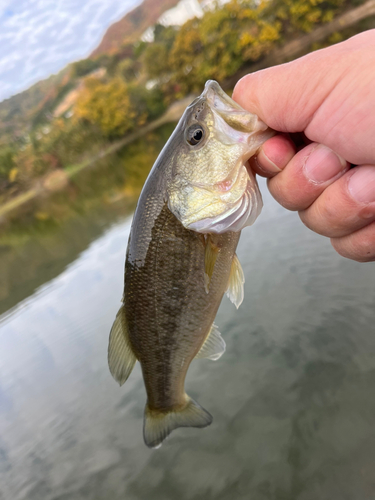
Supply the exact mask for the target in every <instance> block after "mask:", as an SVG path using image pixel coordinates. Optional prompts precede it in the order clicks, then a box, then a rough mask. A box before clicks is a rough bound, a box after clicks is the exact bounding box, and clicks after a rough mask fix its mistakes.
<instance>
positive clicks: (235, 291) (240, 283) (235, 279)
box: [226, 254, 245, 309]
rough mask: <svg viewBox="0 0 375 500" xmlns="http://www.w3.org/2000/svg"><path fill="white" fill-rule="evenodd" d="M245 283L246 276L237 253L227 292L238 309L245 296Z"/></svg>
mask: <svg viewBox="0 0 375 500" xmlns="http://www.w3.org/2000/svg"><path fill="white" fill-rule="evenodd" d="M244 283H245V276H244V273H243V270H242V267H241V264H240V261H239V260H238V257H237V255H236V254H234V257H233V260H232V265H231V268H230V275H229V282H228V288H227V290H226V294H227V296H228V297H229V299H230V301H231V302H233V304H234V305H235V306H236V307H237V309H238V308H239V307H240V305H241V304H242V301H243V298H244Z"/></svg>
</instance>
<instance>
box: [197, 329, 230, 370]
mask: <svg viewBox="0 0 375 500" xmlns="http://www.w3.org/2000/svg"><path fill="white" fill-rule="evenodd" d="M225 348H226V344H225V341H224V339H223V337H222V336H221V334H220V332H219V330H218V329H217V326H216V325H215V324H213V325H212V327H211V330H210V333H209V334H208V335H207V338H206V340H205V342H204V344H203V345H202V347H201V348H200V351H199V352H198V354H197V355H196V356H195V357H196V358H198V359H199V358H207V359H212V360H213V361H216V360H217V359H219V358H220V357H221V356H222V355H223V354H224V352H225Z"/></svg>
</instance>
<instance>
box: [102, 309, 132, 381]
mask: <svg viewBox="0 0 375 500" xmlns="http://www.w3.org/2000/svg"><path fill="white" fill-rule="evenodd" d="M136 361H137V358H136V357H135V354H134V353H133V351H132V348H131V345H130V342H129V336H128V329H127V325H126V318H125V313H124V310H123V308H122V307H121V308H120V309H119V311H118V313H117V316H116V319H115V321H114V323H113V325H112V328H111V333H110V334H109V346H108V365H109V371H110V372H111V374H112V377H113V378H114V379H115V380H116V381H117V382H118V383H119V384H120V385H122V384H124V383H125V382H126V380H127V379H128V377H129V375H130V374H131V372H132V370H133V368H134V365H135V362H136Z"/></svg>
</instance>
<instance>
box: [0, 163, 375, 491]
mask: <svg viewBox="0 0 375 500" xmlns="http://www.w3.org/2000/svg"><path fill="white" fill-rule="evenodd" d="M121 168H122V167H121ZM261 187H262V191H263V193H264V201H265V208H264V211H263V213H262V215H261V217H260V219H259V220H258V221H257V223H256V224H255V226H253V227H252V228H247V229H246V230H245V231H244V232H243V234H242V237H241V241H240V246H239V250H238V255H239V258H240V261H241V262H242V265H243V268H244V271H245V275H246V286H245V301H244V303H243V304H242V306H241V307H240V309H239V310H238V311H236V309H235V308H234V306H233V305H232V304H231V303H230V302H229V301H228V300H227V299H226V298H224V300H223V303H222V305H221V308H220V310H219V313H218V316H217V321H216V323H217V324H218V325H219V327H220V330H221V332H222V333H223V336H224V338H225V340H226V343H227V352H226V353H225V355H224V356H223V357H222V358H221V359H220V360H219V361H216V362H212V361H209V360H197V361H194V362H193V364H192V365H191V367H190V370H189V373H188V379H187V390H188V393H189V394H190V395H191V396H192V397H193V398H194V399H196V400H197V401H198V402H200V403H201V404H202V405H203V406H204V407H205V408H207V409H208V410H209V411H210V412H211V413H212V414H213V416H214V422H213V424H212V425H211V426H210V427H208V428H206V429H179V430H177V431H175V432H174V433H173V434H172V437H171V438H170V439H169V440H167V441H166V442H165V444H164V445H163V446H162V448H161V449H159V450H149V449H147V448H146V447H145V446H144V444H143V438H142V421H143V410H144V404H145V391H144V388H143V383H142V379H141V373H140V369H139V366H137V367H136V368H135V370H134V372H133V373H132V375H131V377H130V379H129V380H128V381H127V383H126V384H125V385H124V386H123V387H122V388H119V387H118V386H117V384H116V383H115V382H114V380H113V379H112V378H111V376H110V374H109V371H108V367H107V361H106V351H107V341H108V333H109V330H110V327H111V324H112V322H113V319H114V317H115V314H116V311H117V309H118V307H119V305H120V298H121V294H122V287H123V265H124V253H125V247H126V242H127V238H128V234H129V229H130V223H131V213H130V205H131V204H130V205H129V203H127V202H126V201H125V200H124V199H123V198H122V199H120V200H117V201H116V199H115V201H114V202H113V203H109V204H108V203H107V204H103V203H102V197H101V198H100V200H101V201H100V203H99V204H98V205H90V206H89V208H88V209H87V210H85V211H81V212H80V214H79V216H78V215H77V216H76V217H71V218H69V219H67V221H66V222H64V224H62V225H61V227H55V226H54V229H53V231H52V232H48V233H47V235H46V234H44V233H43V235H41V236H40V239H38V240H36V239H35V238H34V239H33V238H29V239H27V241H26V242H24V243H18V246H11V245H10V246H5V247H3V255H5V256H6V259H8V260H3V262H7V263H9V262H10V263H11V269H12V271H11V272H10V271H8V274H7V280H6V283H7V286H6V287H5V289H4V290H5V291H4V290H3V294H2V297H1V298H2V301H1V302H0V306H1V307H2V308H3V309H2V310H3V311H4V313H3V315H2V316H1V322H0V499H1V500H81V499H90V500H94V499H95V500H109V499H110V500H117V499H121V500H122V499H126V500H140V499H142V500H146V499H149V498H153V499H160V500H176V498H178V499H180V500H190V499H194V500H199V499H202V500H203V499H205V500H209V499H215V500H224V499H233V498H234V499H236V500H237V499H238V500H240V499H241V500H242V499H256V500H266V499H267V500H271V499H272V500H297V499H298V500H316V499H319V500H344V499H345V500H358V499H361V500H370V499H375V439H374V426H375V391H374V388H375V335H374V333H375V328H374V323H375V321H374V320H375V310H374V302H375V265H374V264H365V265H364V264H358V263H355V262H350V261H346V260H345V259H343V258H341V257H339V256H338V255H336V254H335V253H334V251H333V250H332V249H331V247H330V245H329V242H328V241H326V240H325V239H324V238H322V237H319V236H317V235H315V234H313V233H311V232H309V231H308V230H307V229H306V228H305V227H304V226H303V225H302V224H301V223H300V222H299V220H298V217H297V216H296V214H294V213H290V212H286V211H285V210H284V209H282V208H281V207H279V206H278V205H277V204H276V203H275V202H274V201H273V200H272V199H271V197H270V196H269V195H268V194H267V191H266V188H265V185H264V183H262V186H261ZM106 192H107V191H106ZM102 194H103V193H102ZM8 239H9V238H8ZM38 248H39V251H38ZM26 256H27V257H28V258H26ZM9 266H10V264H9V265H8V267H7V269H9ZM4 272H5V267H4ZM14 276H15V277H14ZM12 277H14V279H13V281H12ZM20 283H21V284H20ZM6 309H7V310H6Z"/></svg>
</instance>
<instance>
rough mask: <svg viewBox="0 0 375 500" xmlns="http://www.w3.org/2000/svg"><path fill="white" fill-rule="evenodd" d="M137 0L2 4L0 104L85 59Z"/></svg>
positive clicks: (0, 0)
mask: <svg viewBox="0 0 375 500" xmlns="http://www.w3.org/2000/svg"><path fill="white" fill-rule="evenodd" d="M139 1H140V0H123V1H121V2H119V1H118V0H17V2H14V1H11V0H0V101H1V100H3V99H5V98H7V97H9V96H10V95H12V94H16V93H18V92H20V91H22V90H23V89H25V88H27V87H29V86H30V85H32V84H33V83H35V82H36V81H37V80H39V79H40V78H47V77H48V76H49V75H50V74H52V73H56V72H57V71H59V70H60V69H62V68H63V67H64V66H65V65H66V64H68V63H69V62H72V61H74V60H77V59H82V58H84V57H86V56H87V55H88V54H90V52H92V50H93V49H94V48H95V47H96V46H97V45H98V44H99V42H100V40H101V38H102V36H103V34H104V32H105V30H106V29H107V27H108V26H109V25H110V24H112V23H113V22H114V21H116V20H117V19H119V18H120V17H122V16H123V15H124V14H125V13H126V12H128V11H129V10H131V9H132V8H133V7H134V6H135V5H137V4H139Z"/></svg>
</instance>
